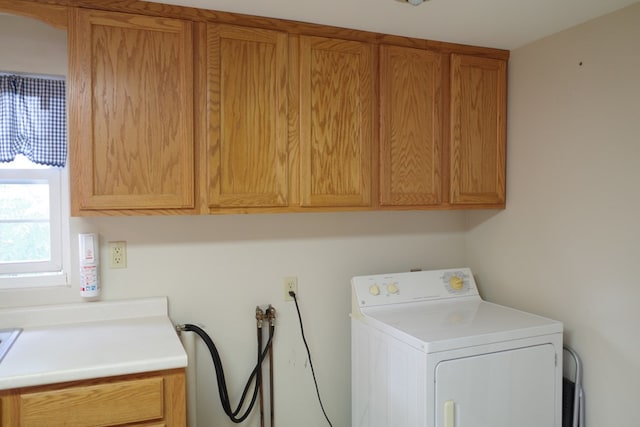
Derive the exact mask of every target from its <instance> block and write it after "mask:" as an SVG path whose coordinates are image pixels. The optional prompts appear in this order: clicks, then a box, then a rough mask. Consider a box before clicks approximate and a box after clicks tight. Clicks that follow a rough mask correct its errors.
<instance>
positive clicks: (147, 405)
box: [0, 369, 186, 427]
mask: <svg viewBox="0 0 640 427" xmlns="http://www.w3.org/2000/svg"><path fill="white" fill-rule="evenodd" d="M185 384H186V383H185V373H184V369H176V370H169V371H160V372H152V373H142V374H132V375H124V376H119V377H110V378H102V379H94V380H83V381H75V382H70V383H63V384H52V385H45V386H35V387H28V388H22V389H15V390H8V391H6V392H0V415H1V417H0V425H2V426H7V427H9V426H11V427H41V426H74V427H93V426H123V425H127V426H134V425H135V426H143V425H144V426H165V427H185V426H186V394H185V389H186V385H185Z"/></svg>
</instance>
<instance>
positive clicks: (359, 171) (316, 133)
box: [299, 36, 375, 206]
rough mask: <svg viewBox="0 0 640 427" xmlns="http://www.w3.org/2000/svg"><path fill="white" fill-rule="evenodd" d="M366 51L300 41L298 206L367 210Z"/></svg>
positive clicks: (369, 66) (369, 100)
mask: <svg viewBox="0 0 640 427" xmlns="http://www.w3.org/2000/svg"><path fill="white" fill-rule="evenodd" d="M372 74H373V53H372V47H371V45H368V44H366V43H361V42H355V41H346V40H337V39H329V38H322V37H311V36H301V37H300V76H299V77H300V78H299V81H300V187H301V189H300V191H301V197H300V199H301V204H302V206H370V205H371V147H372V144H373V130H372V126H373V119H372V117H373V99H374V94H375V91H374V86H373V78H372Z"/></svg>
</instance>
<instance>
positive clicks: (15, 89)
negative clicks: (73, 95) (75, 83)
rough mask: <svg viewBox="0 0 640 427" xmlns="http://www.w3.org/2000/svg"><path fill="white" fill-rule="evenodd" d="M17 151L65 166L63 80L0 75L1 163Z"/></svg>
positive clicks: (65, 130)
mask: <svg viewBox="0 0 640 427" xmlns="http://www.w3.org/2000/svg"><path fill="white" fill-rule="evenodd" d="M17 154H22V155H24V156H26V157H27V158H28V159H29V160H31V161H32V162H34V163H38V164H41V165H49V166H59V167H62V166H64V165H65V162H66V160H67V114H66V99H65V81H64V80H52V79H44V78H36V77H23V76H16V75H0V162H11V161H13V160H14V159H15V157H16V155H17Z"/></svg>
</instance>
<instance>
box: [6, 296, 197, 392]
mask: <svg viewBox="0 0 640 427" xmlns="http://www.w3.org/2000/svg"><path fill="white" fill-rule="evenodd" d="M9 327H21V328H23V331H22V333H21V334H20V336H18V338H17V340H16V341H15V342H14V344H13V346H12V347H11V349H10V350H9V352H8V353H7V355H6V356H5V357H4V359H3V360H2V361H1V362H0V390H5V389H12V388H16V387H27V386H33V385H42V384H52V383H59V382H64V381H75V380H82V379H89V378H101V377H108V376H113V375H123V374H133V373H139V372H149V371H157V370H164V369H174V368H184V367H186V366H187V354H186V353H185V351H184V348H183V347H182V344H181V342H180V339H179V337H178V335H177V334H176V332H175V328H174V326H173V324H172V323H171V320H170V319H169V317H168V310H167V299H166V298H163V297H161V298H145V299H139V300H126V301H114V302H91V303H80V304H65V305H55V306H53V305H52V306H42V307H24V308H13V309H0V329H2V328H9Z"/></svg>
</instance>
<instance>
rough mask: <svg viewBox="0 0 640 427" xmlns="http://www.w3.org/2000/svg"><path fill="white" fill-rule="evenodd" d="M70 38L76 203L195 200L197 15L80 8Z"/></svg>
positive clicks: (125, 205)
mask: <svg viewBox="0 0 640 427" xmlns="http://www.w3.org/2000/svg"><path fill="white" fill-rule="evenodd" d="M69 38H70V79H69V82H70V89H71V90H70V94H71V103H70V116H71V120H70V131H69V134H70V146H71V148H72V150H71V158H72V181H73V182H72V185H73V187H72V204H73V209H74V211H75V212H77V211H78V210H82V209H140V208H142V209H145V208H148V209H153V208H169V209H171V208H178V209H179V208H193V207H194V158H193V152H194V149H193V147H194V146H193V144H194V142H193V71H192V70H193V52H192V45H193V36H192V26H191V23H189V22H186V21H181V20H176V19H164V18H154V17H148V16H138V15H131V14H122V13H112V12H101V11H93V10H84V9H77V10H76V11H75V12H74V15H73V16H72V19H71V21H70V27H69Z"/></svg>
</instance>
